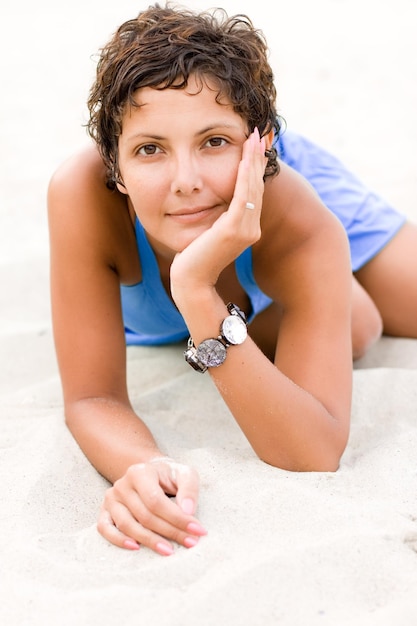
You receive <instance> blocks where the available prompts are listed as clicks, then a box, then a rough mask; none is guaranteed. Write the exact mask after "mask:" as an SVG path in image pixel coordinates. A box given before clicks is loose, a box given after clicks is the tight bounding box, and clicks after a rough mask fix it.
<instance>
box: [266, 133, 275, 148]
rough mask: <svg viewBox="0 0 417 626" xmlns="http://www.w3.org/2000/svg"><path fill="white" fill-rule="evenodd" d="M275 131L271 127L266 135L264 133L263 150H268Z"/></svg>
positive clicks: (272, 141)
mask: <svg viewBox="0 0 417 626" xmlns="http://www.w3.org/2000/svg"><path fill="white" fill-rule="evenodd" d="M274 137H275V131H274V129H273V128H271V130H270V131H269V133H268V134H267V135H264V138H265V150H270V149H271V146H272V144H273V143H274Z"/></svg>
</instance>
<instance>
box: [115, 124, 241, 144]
mask: <svg viewBox="0 0 417 626" xmlns="http://www.w3.org/2000/svg"><path fill="white" fill-rule="evenodd" d="M221 128H226V129H235V130H240V128H239V127H238V126H237V125H236V124H228V123H225V122H218V123H215V124H210V125H209V126H205V127H204V128H202V129H201V130H199V131H198V132H197V136H198V135H205V133H208V132H210V131H212V130H217V129H221ZM140 138H144V139H145V138H146V139H153V140H155V141H163V140H164V139H166V137H164V136H163V135H156V134H153V133H143V132H139V133H135V134H134V135H131V136H130V137H126V141H128V142H130V141H136V140H137V139H140Z"/></svg>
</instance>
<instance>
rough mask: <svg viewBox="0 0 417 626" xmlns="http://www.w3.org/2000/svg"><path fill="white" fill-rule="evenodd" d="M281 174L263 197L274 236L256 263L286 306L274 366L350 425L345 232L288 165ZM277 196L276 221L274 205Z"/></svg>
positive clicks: (282, 306) (348, 273)
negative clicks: (279, 213) (278, 213)
mask: <svg viewBox="0 0 417 626" xmlns="http://www.w3.org/2000/svg"><path fill="white" fill-rule="evenodd" d="M279 176H280V177H281V176H282V179H281V180H280V181H279V184H277V183H278V180H279V177H278V179H276V181H277V182H274V186H273V187H272V188H271V189H269V190H268V192H267V195H266V207H267V211H268V213H269V214H268V215H267V216H266V225H265V226H264V229H265V228H266V229H268V231H269V232H275V236H274V238H272V237H271V238H270V240H269V241H267V245H266V247H265V249H264V252H263V253H262V254H261V255H260V257H259V267H258V269H259V270H263V271H259V275H260V281H259V283H260V286H261V287H262V288H263V289H264V290H266V292H267V293H268V294H269V295H271V296H272V297H273V298H274V300H276V301H278V302H279V303H280V309H281V311H282V314H281V315H282V317H281V320H280V329H279V334H278V339H277V346H276V354H275V364H276V366H277V367H278V368H279V369H280V370H281V371H282V372H283V373H284V374H286V375H287V376H288V377H289V378H290V379H291V380H293V382H295V383H296V384H297V385H299V386H300V387H302V388H303V389H305V390H306V391H308V392H309V393H311V394H312V395H313V396H314V397H315V398H316V399H318V400H319V401H320V402H321V403H322V404H323V406H324V407H325V408H326V409H327V411H328V412H329V413H330V414H331V415H332V416H333V417H334V418H336V419H338V420H339V421H340V422H341V423H343V424H346V426H348V423H349V416H350V403H351V385H352V343H351V285H352V275H351V270H350V258H349V247H348V241H347V237H346V234H345V232H344V231H343V228H342V226H341V225H340V224H339V222H338V220H337V219H336V218H335V217H334V216H333V215H332V214H331V213H330V212H329V211H328V210H327V209H326V208H325V207H324V206H323V205H322V204H321V201H320V200H319V198H318V197H317V195H316V194H315V192H314V191H313V190H312V189H311V188H310V186H309V185H308V184H307V183H305V181H304V180H302V179H301V178H300V177H299V176H298V175H297V174H296V173H295V172H293V171H290V170H289V168H285V167H284V168H283V169H282V170H281V173H280V175H279ZM278 195H279V200H278V202H279V203H280V207H283V210H282V213H281V217H280V220H279V223H278V221H277V220H276V218H274V217H273V215H274V214H276V213H277V212H276V211H275V212H274V213H273V212H272V211H271V208H272V206H273V205H274V202H276V198H277V197H278ZM271 214H272V217H271ZM278 233H279V235H278ZM267 259H268V262H266V260H267ZM273 259H275V260H274V261H273ZM255 270H256V267H255ZM261 276H263V278H261Z"/></svg>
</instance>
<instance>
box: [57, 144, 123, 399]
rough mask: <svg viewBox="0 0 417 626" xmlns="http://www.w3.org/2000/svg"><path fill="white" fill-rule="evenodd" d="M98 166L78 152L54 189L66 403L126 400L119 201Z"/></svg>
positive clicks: (60, 346)
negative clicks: (115, 213)
mask: <svg viewBox="0 0 417 626" xmlns="http://www.w3.org/2000/svg"><path fill="white" fill-rule="evenodd" d="M100 167H101V165H100V163H99V161H98V160H97V156H96V155H94V154H93V153H85V154H84V155H80V156H78V157H76V158H75V159H73V160H71V161H69V162H67V163H65V164H64V165H63V166H61V168H59V170H58V171H57V172H56V173H55V175H54V176H53V178H52V180H51V183H50V186H49V190H48V217H49V231H50V260H51V271H50V275H51V302H52V316H53V327H54V337H55V345H56V351H57V357H58V363H59V368H60V372H61V379H62V384H63V389H64V396H65V400H66V403H68V402H72V401H75V400H78V399H82V398H86V397H98V396H111V397H117V398H119V399H124V400H125V399H126V397H127V392H126V372H125V370H126V364H125V361H126V354H125V353H126V348H125V340H124V329H123V322H122V313H121V304H120V288H119V277H118V272H117V243H116V236H115V234H114V232H115V229H114V227H113V224H112V220H111V218H110V215H112V210H113V205H114V204H117V202H119V200H118V198H117V197H115V196H114V194H113V195H112V192H110V191H109V190H107V189H106V187H105V185H104V182H103V179H102V178H101V177H100V175H99V173H100ZM116 231H117V229H116Z"/></svg>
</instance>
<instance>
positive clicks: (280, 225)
mask: <svg viewBox="0 0 417 626" xmlns="http://www.w3.org/2000/svg"><path fill="white" fill-rule="evenodd" d="M261 226H262V236H261V239H260V241H259V242H258V243H257V244H256V245H255V246H254V271H255V275H256V279H257V282H258V284H259V286H260V287H261V288H262V289H263V290H265V291H266V293H271V295H272V297H275V296H277V295H278V294H277V290H278V285H279V292H280V293H282V292H283V290H284V289H285V287H286V286H287V287H288V286H289V285H291V289H290V291H291V292H293V291H294V289H296V285H302V283H303V281H299V280H297V281H296V280H295V275H296V274H297V273H299V272H303V273H304V274H306V271H305V269H304V268H307V267H313V265H315V266H316V268H319V267H320V266H323V267H328V266H329V265H330V264H331V265H332V267H333V268H334V270H335V272H336V273H337V271H338V270H339V269H340V271H341V272H342V273H346V269H347V268H348V267H349V248H348V241H347V237H346V234H345V232H344V230H343V227H342V226H341V224H340V222H339V221H338V220H337V218H336V217H335V216H334V215H333V214H332V213H331V212H330V211H329V210H328V209H327V208H326V207H325V206H324V204H323V203H322V201H321V200H320V198H319V197H318V195H317V193H316V192H315V190H314V189H313V188H312V187H311V185H310V184H309V183H308V182H307V181H306V180H305V179H304V178H303V177H302V176H300V175H299V174H298V173H297V172H295V171H294V170H293V169H291V168H290V167H289V166H287V165H286V164H285V163H281V170H280V173H279V174H278V176H276V177H275V178H273V179H271V180H267V182H266V183H265V193H264V203H263V210H262V224H261ZM292 278H294V280H293V281H292Z"/></svg>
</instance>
